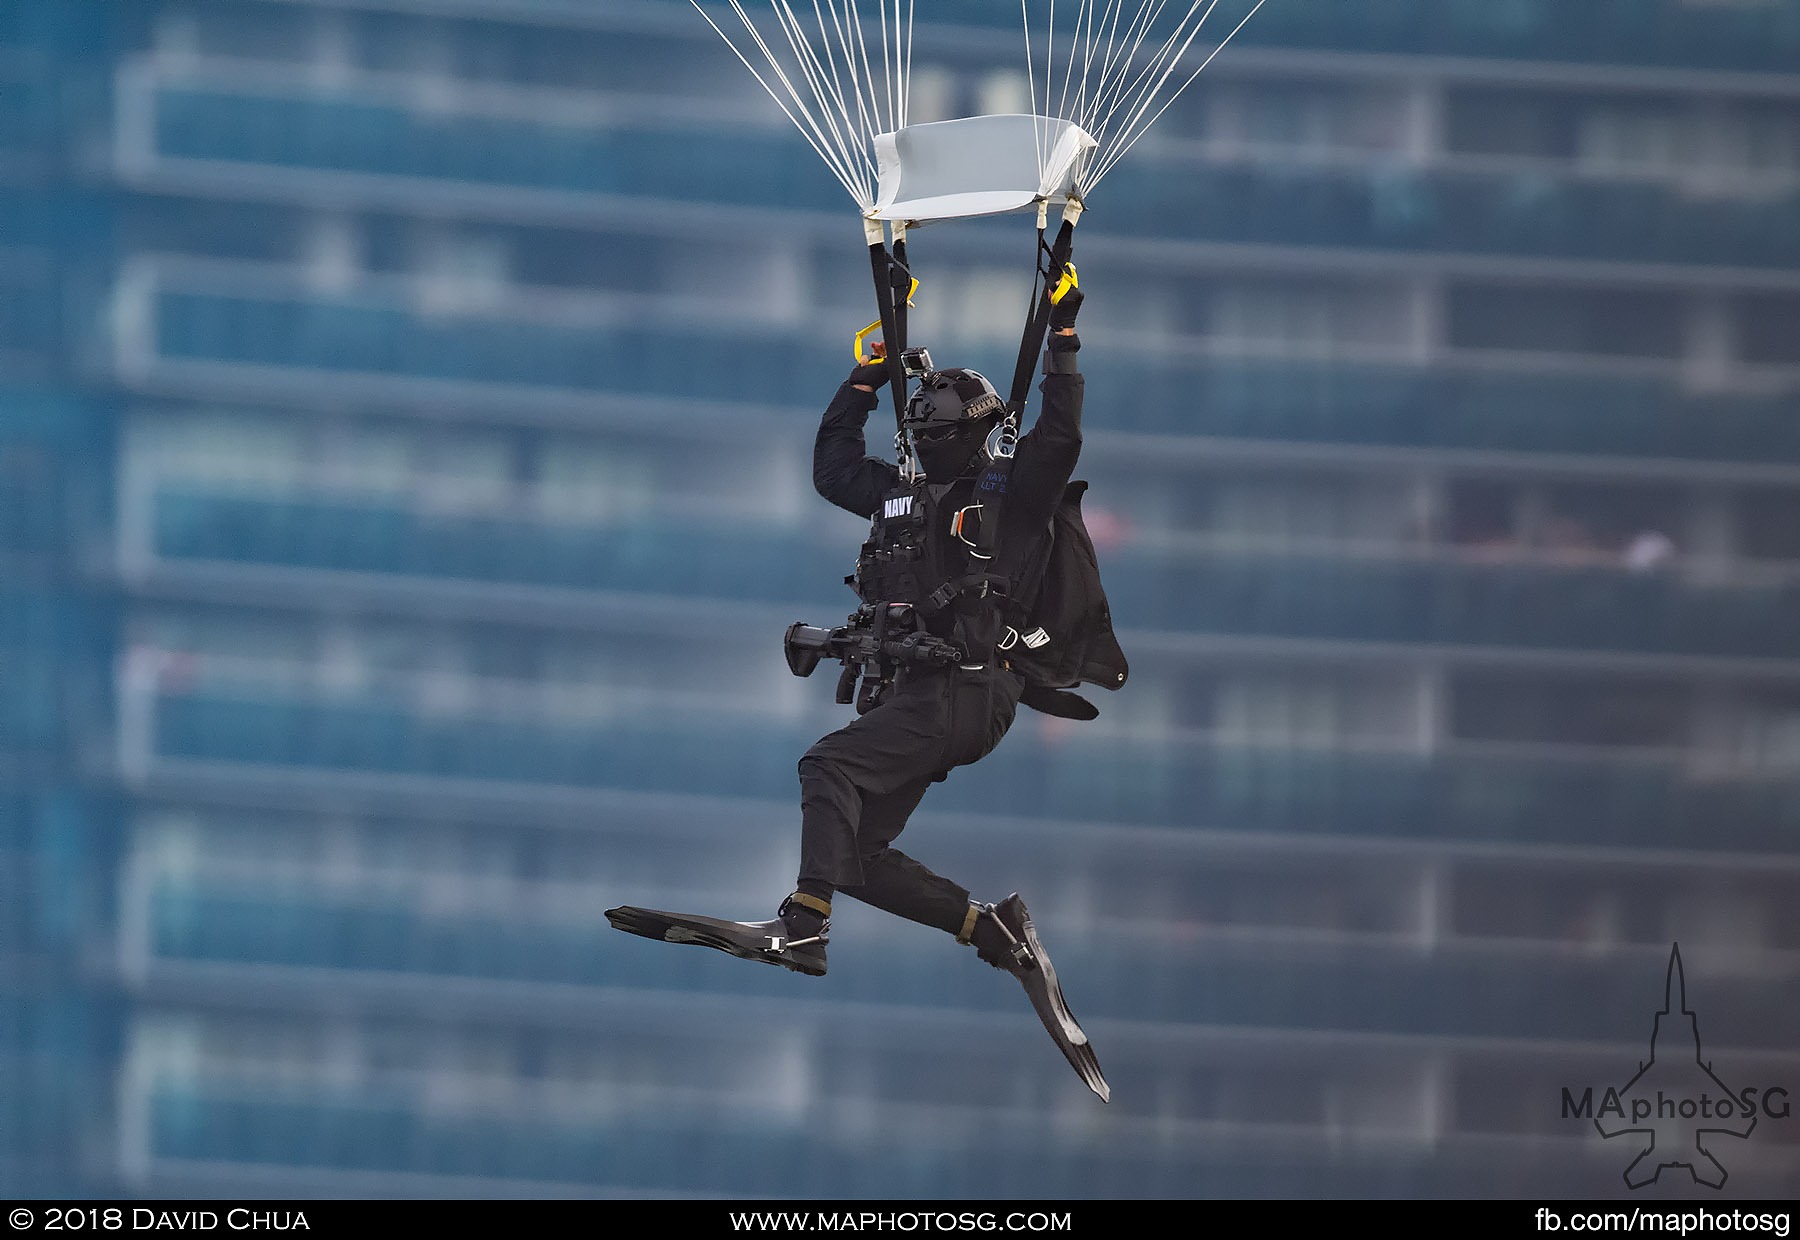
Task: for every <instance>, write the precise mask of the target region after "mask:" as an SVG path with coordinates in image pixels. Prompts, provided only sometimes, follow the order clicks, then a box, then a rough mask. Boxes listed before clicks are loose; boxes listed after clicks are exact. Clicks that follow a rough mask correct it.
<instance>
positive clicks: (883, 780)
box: [796, 674, 950, 898]
mask: <svg viewBox="0 0 1800 1240" xmlns="http://www.w3.org/2000/svg"><path fill="white" fill-rule="evenodd" d="M949 701H950V677H949V675H948V674H938V675H931V676H921V677H917V678H914V679H912V680H910V681H902V682H901V684H899V685H898V686H896V688H895V690H894V696H893V697H891V698H890V699H888V700H887V701H886V702H884V703H882V704H881V705H880V706H877V707H876V708H875V709H874V710H872V711H870V712H869V713H868V714H866V715H863V716H861V717H859V718H857V719H855V720H853V721H852V722H851V723H849V724H847V725H846V726H844V727H842V728H839V729H838V730H837V731H836V732H833V733H831V734H830V735H829V736H826V737H824V738H823V739H822V740H820V741H819V742H818V744H816V745H814V746H813V747H812V748H811V749H809V750H807V751H806V755H805V756H804V757H802V758H801V759H800V767H799V770H800V874H799V881H798V883H797V884H796V889H797V890H798V891H801V892H804V893H807V894H811V895H819V894H821V893H823V891H824V889H825V888H831V889H834V890H835V889H837V888H841V887H855V886H860V885H861V884H863V883H864V882H865V881H867V876H866V875H865V874H864V872H863V857H864V854H865V853H866V852H869V851H871V850H869V849H867V848H865V846H864V844H863V843H862V842H861V837H862V823H863V818H864V814H865V808H866V806H867V805H868V804H869V803H871V802H875V801H879V800H885V799H887V798H895V799H894V800H893V803H892V805H891V806H888V807H886V808H884V809H883V810H882V819H883V825H882V828H881V829H883V830H888V829H889V828H891V833H890V834H889V835H888V836H887V839H892V838H893V835H894V834H898V832H899V829H900V827H902V826H904V825H905V821H906V816H907V815H908V814H910V813H911V812H912V810H913V808H914V807H915V806H917V805H918V803H919V798H920V797H921V796H923V795H924V791H925V787H926V786H927V785H929V783H930V782H931V779H932V777H933V776H935V775H937V774H939V773H940V772H941V771H942V770H943V769H944V749H945V745H946V743H947V741H948V739H949V736H948V729H949V724H950V718H949ZM903 790H904V793H905V794H904V795H898V794H901V793H902V791H903ZM885 842H886V840H883V843H885ZM826 898H829V897H826Z"/></svg>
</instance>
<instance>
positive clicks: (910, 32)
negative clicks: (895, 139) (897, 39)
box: [895, 0, 915, 125]
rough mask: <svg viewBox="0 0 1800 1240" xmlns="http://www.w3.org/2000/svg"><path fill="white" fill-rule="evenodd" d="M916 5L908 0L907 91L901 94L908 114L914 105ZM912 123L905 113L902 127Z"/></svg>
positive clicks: (901, 118) (901, 99)
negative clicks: (913, 77)
mask: <svg viewBox="0 0 1800 1240" xmlns="http://www.w3.org/2000/svg"><path fill="white" fill-rule="evenodd" d="M898 2H899V0H895V3H898ZM914 3H915V0H906V89H905V90H902V91H901V92H900V102H901V105H902V106H904V107H906V108H907V110H908V112H910V111H911V104H912V63H913V60H912V49H913V7H914ZM910 121H911V118H910V117H909V116H908V115H906V114H905V113H902V114H901V117H900V123H901V124H902V125H906V124H909V123H910Z"/></svg>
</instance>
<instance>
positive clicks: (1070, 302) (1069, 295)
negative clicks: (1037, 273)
mask: <svg viewBox="0 0 1800 1240" xmlns="http://www.w3.org/2000/svg"><path fill="white" fill-rule="evenodd" d="M1080 312H1081V290H1080V289H1079V288H1076V287H1074V286H1070V288H1069V291H1068V292H1066V293H1064V294H1063V295H1062V300H1061V301H1058V302H1056V303H1054V304H1053V305H1052V306H1051V307H1050V330H1051V331H1053V332H1055V331H1061V330H1062V329H1063V328H1065V327H1073V326H1075V316H1076V315H1077V314H1079V313H1080Z"/></svg>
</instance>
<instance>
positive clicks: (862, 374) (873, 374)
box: [848, 361, 888, 392]
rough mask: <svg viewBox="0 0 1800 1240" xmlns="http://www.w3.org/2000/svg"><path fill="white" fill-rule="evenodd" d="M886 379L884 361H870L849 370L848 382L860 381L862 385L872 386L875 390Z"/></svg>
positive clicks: (878, 388) (879, 387)
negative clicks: (865, 364)
mask: <svg viewBox="0 0 1800 1240" xmlns="http://www.w3.org/2000/svg"><path fill="white" fill-rule="evenodd" d="M887 381H888V366H887V363H886V362H885V361H874V362H870V363H869V364H868V365H867V366H858V367H857V368H856V369H855V370H853V371H851V372H850V378H849V380H848V382H850V383H860V384H861V385H862V386H864V387H868V388H874V389H875V390H876V391H877V392H879V391H880V390H881V385H882V384H884V383H886V382H887Z"/></svg>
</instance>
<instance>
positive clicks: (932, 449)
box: [901, 369, 1006, 482]
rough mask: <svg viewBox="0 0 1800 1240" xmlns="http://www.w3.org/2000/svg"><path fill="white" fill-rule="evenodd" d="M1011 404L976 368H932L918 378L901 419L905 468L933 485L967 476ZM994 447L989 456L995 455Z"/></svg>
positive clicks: (995, 432)
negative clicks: (904, 439) (1003, 399)
mask: <svg viewBox="0 0 1800 1240" xmlns="http://www.w3.org/2000/svg"><path fill="white" fill-rule="evenodd" d="M1005 407H1006V403H1005V402H1004V401H1002V400H1001V399H1000V393H999V392H997V391H995V390H994V385H993V384H991V383H989V382H988V381H987V380H986V379H984V378H983V377H982V376H980V375H978V374H976V373H975V372H974V371H973V370H960V369H955V370H933V371H930V372H929V373H927V374H926V375H925V376H924V377H923V378H922V379H920V380H919V386H918V389H917V390H916V391H914V392H913V394H912V397H911V399H909V400H908V401H907V402H906V414H905V416H904V417H903V418H902V419H901V422H902V426H903V427H904V429H905V432H906V433H905V438H906V440H907V443H906V444H905V445H904V447H905V452H906V454H907V456H909V457H910V458H911V463H910V464H908V463H907V462H904V461H903V465H905V467H906V468H907V469H908V470H910V471H913V472H912V473H911V474H909V476H911V477H915V478H916V477H917V476H918V475H921V474H922V475H923V476H924V477H925V478H927V479H929V480H931V481H934V482H947V481H949V480H950V479H951V478H954V477H956V476H958V475H959V474H962V473H964V472H965V471H966V470H967V469H968V468H969V466H970V465H971V464H973V463H974V461H975V460H976V453H977V452H978V451H979V450H980V449H981V448H982V446H983V444H984V443H985V442H986V441H987V440H989V439H990V438H992V437H994V436H995V435H996V434H997V433H998V430H999V427H1000V425H1001V419H1000V415H1001V413H1002V412H1003V411H1004V410H1005ZM992 451H993V450H991V449H990V455H992Z"/></svg>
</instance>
